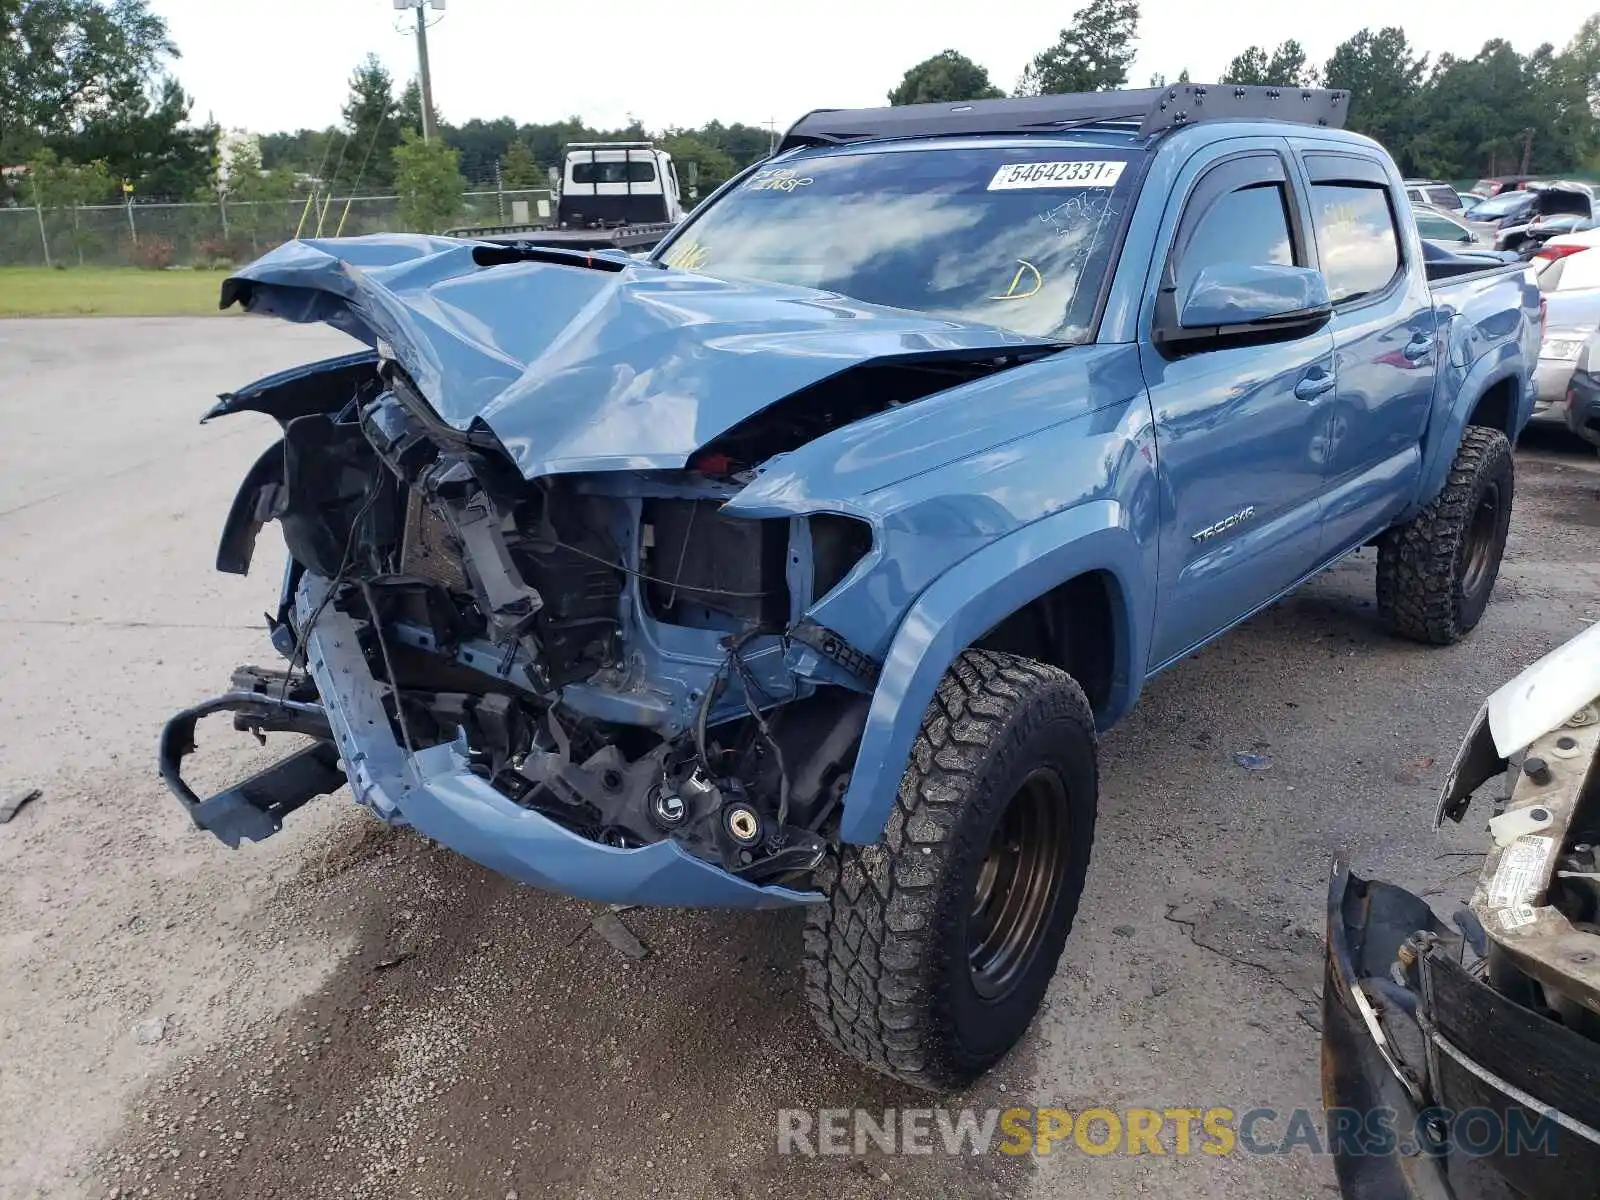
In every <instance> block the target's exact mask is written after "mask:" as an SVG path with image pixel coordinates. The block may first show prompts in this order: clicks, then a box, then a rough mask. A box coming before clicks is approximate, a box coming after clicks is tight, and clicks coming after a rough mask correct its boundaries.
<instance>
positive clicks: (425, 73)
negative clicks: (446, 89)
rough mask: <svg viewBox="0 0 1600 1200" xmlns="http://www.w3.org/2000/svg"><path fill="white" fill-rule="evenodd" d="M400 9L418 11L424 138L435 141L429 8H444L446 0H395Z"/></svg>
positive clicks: (419, 70) (418, 53) (418, 60)
mask: <svg viewBox="0 0 1600 1200" xmlns="http://www.w3.org/2000/svg"><path fill="white" fill-rule="evenodd" d="M394 6H395V7H396V8H398V9H407V8H413V9H415V10H416V13H417V80H418V83H419V84H420V85H421V88H422V140H423V141H425V142H431V141H433V75H432V73H431V72H430V71H429V70H428V9H429V8H436V9H439V10H441V11H443V9H444V0H394Z"/></svg>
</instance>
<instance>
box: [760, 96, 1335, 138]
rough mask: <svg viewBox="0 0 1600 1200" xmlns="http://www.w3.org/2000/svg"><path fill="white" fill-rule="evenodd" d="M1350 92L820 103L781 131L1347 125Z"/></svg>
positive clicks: (916, 133)
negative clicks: (1252, 122)
mask: <svg viewBox="0 0 1600 1200" xmlns="http://www.w3.org/2000/svg"><path fill="white" fill-rule="evenodd" d="M1349 108H1350V93H1349V92H1346V91H1339V90H1332V89H1328V88H1298V87H1295V88H1279V87H1259V86H1254V85H1248V86H1247V85H1244V84H1231V83H1214V84H1207V83H1184V84H1178V85H1176V86H1173V87H1160V88H1135V89H1131V90H1129V91H1125V92H1076V93H1072V94H1068V95H1060V96H1021V97H1018V98H1016V99H1012V100H969V101H966V102H964V103H959V104H948V103H943V104H904V105H900V106H898V107H895V108H856V109H831V108H823V109H818V110H817V111H815V112H811V113H807V114H806V115H805V116H803V117H801V118H800V119H799V120H798V121H796V122H795V124H794V126H793V127H792V128H791V129H790V130H789V132H788V133H787V134H785V135H784V138H783V142H782V143H781V144H780V145H779V147H778V151H779V153H782V152H783V151H785V150H792V149H794V148H795V147H796V146H831V145H839V144H843V143H846V142H859V141H867V140H869V139H870V140H876V139H880V138H909V137H936V136H939V135H949V134H975V133H1053V132H1058V131H1060V130H1062V129H1073V128H1083V127H1087V126H1101V127H1109V128H1117V129H1126V130H1128V131H1129V132H1137V133H1139V134H1140V135H1141V136H1144V137H1149V136H1151V135H1153V134H1158V133H1164V132H1166V131H1167V130H1169V129H1176V128H1178V127H1180V126H1183V125H1193V124H1196V123H1197V122H1200V121H1226V120H1235V121H1237V120H1257V121H1262V120H1265V121H1292V122H1293V123H1295V124H1297V125H1321V126H1325V127H1327V128H1330V129H1339V128H1342V127H1343V126H1344V118H1345V113H1346V112H1348V111H1349Z"/></svg>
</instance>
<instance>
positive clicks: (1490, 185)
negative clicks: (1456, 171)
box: [1472, 175, 1528, 198]
mask: <svg viewBox="0 0 1600 1200" xmlns="http://www.w3.org/2000/svg"><path fill="white" fill-rule="evenodd" d="M1527 185H1528V176H1526V175H1495V176H1493V177H1491V178H1489V179H1480V180H1478V182H1477V183H1476V184H1474V185H1473V187H1472V190H1473V191H1474V192H1476V193H1477V194H1478V195H1480V196H1484V197H1489V198H1492V197H1495V196H1498V195H1500V194H1501V193H1502V192H1514V191H1517V190H1518V189H1520V188H1524V187H1526V186H1527Z"/></svg>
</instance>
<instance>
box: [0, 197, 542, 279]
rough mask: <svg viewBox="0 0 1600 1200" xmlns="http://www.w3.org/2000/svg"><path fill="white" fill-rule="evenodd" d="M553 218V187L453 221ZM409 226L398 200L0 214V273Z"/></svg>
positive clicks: (194, 254)
mask: <svg viewBox="0 0 1600 1200" xmlns="http://www.w3.org/2000/svg"><path fill="white" fill-rule="evenodd" d="M551 211H552V199H551V194H550V192H549V191H548V190H540V189H529V190H523V191H510V190H496V191H478V192H468V193H466V195H465V196H463V197H462V212H461V215H460V217H459V218H458V220H457V221H455V222H454V224H456V225H508V224H516V225H524V224H529V223H535V222H538V221H542V220H548V219H549V218H550V216H551ZM404 228H405V227H404V225H403V224H402V223H401V220H400V200H399V197H397V196H355V197H351V196H327V195H321V196H313V197H309V198H307V197H300V198H299V199H295V200H285V201H261V202H254V203H229V202H228V201H226V200H224V199H219V200H217V201H214V202H206V203H203V204H200V203H195V204H166V203H159V202H154V203H153V202H139V201H135V202H134V203H132V204H112V205H92V206H84V207H81V208H39V207H28V208H24V207H17V208H0V266H11V267H43V266H54V267H79V266H93V267H149V268H163V267H197V266H222V265H226V264H229V263H232V264H242V263H246V262H249V261H250V260H251V259H253V258H257V257H259V256H260V255H262V254H265V253H266V252H267V251H268V250H270V249H272V248H273V247H274V246H277V245H280V244H281V243H283V242H286V241H288V240H290V239H291V238H294V237H296V236H300V237H334V236H341V235H342V236H345V237H353V236H355V235H356V234H362V233H392V232H396V231H403V230H404Z"/></svg>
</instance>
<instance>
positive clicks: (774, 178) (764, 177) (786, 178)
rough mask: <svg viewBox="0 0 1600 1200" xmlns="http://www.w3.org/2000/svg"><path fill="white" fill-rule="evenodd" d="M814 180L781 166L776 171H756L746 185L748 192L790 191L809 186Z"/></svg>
mask: <svg viewBox="0 0 1600 1200" xmlns="http://www.w3.org/2000/svg"><path fill="white" fill-rule="evenodd" d="M815 182H816V180H814V179H812V178H810V177H809V176H802V175H801V174H800V172H798V171H795V170H791V169H790V168H788V167H783V168H781V169H780V170H776V171H757V172H756V174H755V178H753V179H752V180H751V181H750V182H749V183H748V184H747V185H746V186H745V190H746V191H748V192H785V193H787V192H792V191H794V190H796V189H797V188H803V187H810V186H811V185H812V184H813V183H815Z"/></svg>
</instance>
